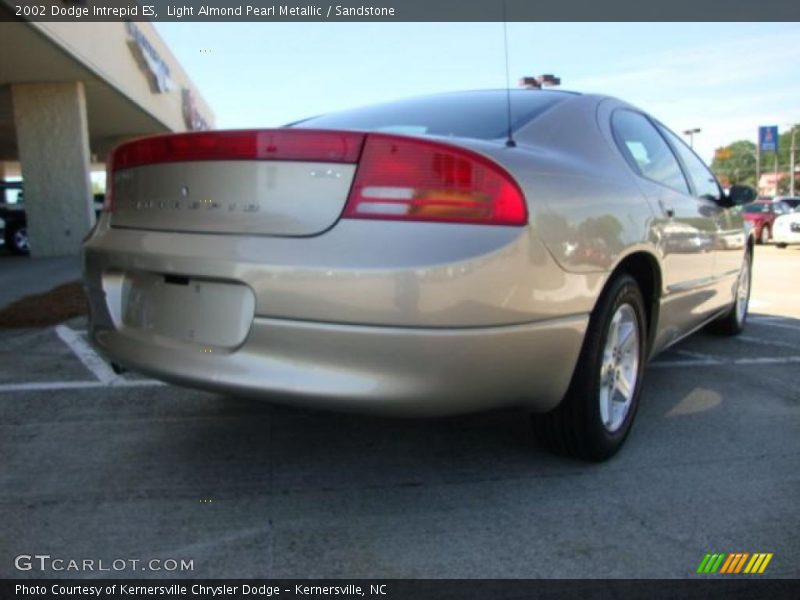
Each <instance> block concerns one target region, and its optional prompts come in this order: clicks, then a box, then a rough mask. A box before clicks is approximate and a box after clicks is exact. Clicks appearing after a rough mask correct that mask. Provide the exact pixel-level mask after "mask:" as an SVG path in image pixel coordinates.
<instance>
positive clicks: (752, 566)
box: [744, 552, 772, 574]
mask: <svg viewBox="0 0 800 600" xmlns="http://www.w3.org/2000/svg"><path fill="white" fill-rule="evenodd" d="M771 560H772V552H769V553H766V552H760V553H756V554H753V558H751V559H750V562H749V563H747V567H745V570H744V572H745V573H759V574H760V573H763V572H764V569H766V568H767V565H768V564H769V561H771Z"/></svg>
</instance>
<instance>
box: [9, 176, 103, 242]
mask: <svg viewBox="0 0 800 600" xmlns="http://www.w3.org/2000/svg"><path fill="white" fill-rule="evenodd" d="M0 187H1V188H2V190H3V192H4V194H3V198H2V202H0V220H2V224H3V241H4V244H5V247H6V248H8V249H9V250H10V251H11V252H12V253H14V254H23V255H24V254H30V251H31V246H30V240H29V239H28V218H27V215H26V214H25V203H24V196H23V190H22V182H20V181H15V182H3V183H2V186H0ZM11 192H13V193H11ZM104 200H105V194H94V210H95V215H96V216H99V215H100V212H101V210H102V209H103V202H104Z"/></svg>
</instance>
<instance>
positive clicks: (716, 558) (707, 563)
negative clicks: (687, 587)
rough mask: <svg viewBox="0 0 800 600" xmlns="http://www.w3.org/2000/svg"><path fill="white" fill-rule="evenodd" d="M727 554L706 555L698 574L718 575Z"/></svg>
mask: <svg viewBox="0 0 800 600" xmlns="http://www.w3.org/2000/svg"><path fill="white" fill-rule="evenodd" d="M724 558H725V554H724V553H723V554H706V555H705V557H704V558H703V560H702V562H701V563H700V566H699V567H697V572H698V573H716V572H717V569H719V566H720V565H721V564H722V561H723V559H724Z"/></svg>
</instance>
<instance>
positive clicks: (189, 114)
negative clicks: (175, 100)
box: [182, 88, 210, 131]
mask: <svg viewBox="0 0 800 600" xmlns="http://www.w3.org/2000/svg"><path fill="white" fill-rule="evenodd" d="M182 100H183V122H184V123H185V124H186V129H188V130H189V131H200V130H203V129H210V127H209V125H208V121H206V120H205V118H204V117H203V115H202V114H200V111H199V110H198V109H197V101H196V100H195V97H194V94H193V93H192V90H190V89H188V88H184V89H183V98H182Z"/></svg>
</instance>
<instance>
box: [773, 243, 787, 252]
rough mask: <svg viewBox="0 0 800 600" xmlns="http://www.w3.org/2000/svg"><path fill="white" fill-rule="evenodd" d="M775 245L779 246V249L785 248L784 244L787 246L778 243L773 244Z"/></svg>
mask: <svg viewBox="0 0 800 600" xmlns="http://www.w3.org/2000/svg"><path fill="white" fill-rule="evenodd" d="M775 246H777V247H778V248H780V249H781V250H783V249H785V248H786V246H788V244H783V243H778V244H775Z"/></svg>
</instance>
